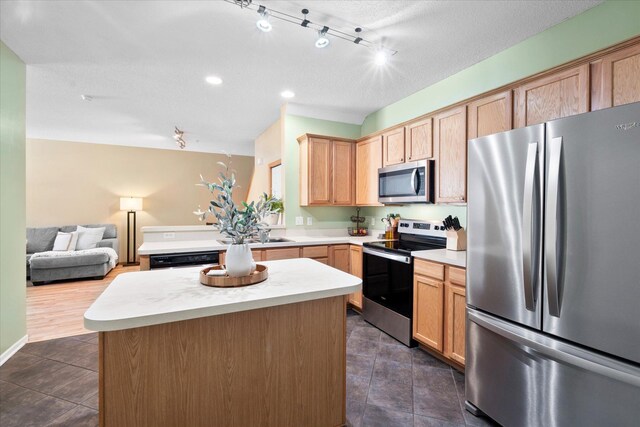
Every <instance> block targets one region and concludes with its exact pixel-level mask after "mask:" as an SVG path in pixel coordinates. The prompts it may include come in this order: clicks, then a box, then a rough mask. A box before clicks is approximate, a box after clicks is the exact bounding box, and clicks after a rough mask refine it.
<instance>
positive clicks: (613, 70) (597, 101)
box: [591, 44, 640, 110]
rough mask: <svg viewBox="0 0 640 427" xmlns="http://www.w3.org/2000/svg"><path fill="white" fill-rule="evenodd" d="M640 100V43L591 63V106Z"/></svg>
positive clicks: (597, 108)
mask: <svg viewBox="0 0 640 427" xmlns="http://www.w3.org/2000/svg"><path fill="white" fill-rule="evenodd" d="M638 101H640V44H637V45H634V46H630V47H627V48H625V49H622V50H619V51H617V52H613V53H610V54H608V55H606V56H604V57H603V58H601V59H599V60H598V61H595V62H592V63H591V109H592V110H600V109H602V108H609V107H616V106H618V105H623V104H629V103H631V102H638Z"/></svg>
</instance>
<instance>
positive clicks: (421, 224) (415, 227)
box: [398, 219, 446, 237]
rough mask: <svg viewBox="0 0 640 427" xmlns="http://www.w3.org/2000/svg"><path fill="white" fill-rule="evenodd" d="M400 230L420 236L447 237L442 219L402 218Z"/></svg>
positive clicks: (399, 225)
mask: <svg viewBox="0 0 640 427" xmlns="http://www.w3.org/2000/svg"><path fill="white" fill-rule="evenodd" d="M398 232H399V233H406V234H417V235H419V236H432V237H446V232H445V230H444V226H443V225H442V222H441V221H423V220H415V219H401V220H400V222H399V223H398Z"/></svg>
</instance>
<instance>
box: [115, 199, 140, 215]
mask: <svg viewBox="0 0 640 427" xmlns="http://www.w3.org/2000/svg"><path fill="white" fill-rule="evenodd" d="M120 210H121V211H129V212H131V211H141V210H142V197H120Z"/></svg>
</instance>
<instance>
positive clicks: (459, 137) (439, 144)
mask: <svg viewBox="0 0 640 427" xmlns="http://www.w3.org/2000/svg"><path fill="white" fill-rule="evenodd" d="M433 126H434V132H433V135H434V138H433V139H434V146H435V158H436V182H435V188H436V190H435V191H436V194H435V200H436V203H465V201H466V196H467V108H466V106H464V105H463V106H461V107H456V108H452V109H450V110H446V111H443V112H442V113H440V114H437V115H436V116H435V117H434V118H433Z"/></svg>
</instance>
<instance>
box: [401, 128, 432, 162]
mask: <svg viewBox="0 0 640 427" xmlns="http://www.w3.org/2000/svg"><path fill="white" fill-rule="evenodd" d="M405 139H406V144H405V146H406V148H405V151H406V155H407V161H408V162H415V161H417V160H424V159H430V158H431V157H433V119H431V117H429V118H428V119H423V120H418V121H417V122H414V123H411V124H408V125H407V126H405Z"/></svg>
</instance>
